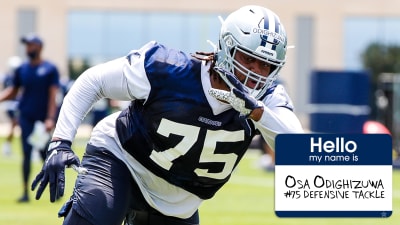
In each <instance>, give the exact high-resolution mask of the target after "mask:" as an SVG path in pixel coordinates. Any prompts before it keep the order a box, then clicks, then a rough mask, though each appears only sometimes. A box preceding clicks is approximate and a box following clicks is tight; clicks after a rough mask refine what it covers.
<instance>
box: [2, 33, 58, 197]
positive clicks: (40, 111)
mask: <svg viewBox="0 0 400 225" xmlns="http://www.w3.org/2000/svg"><path fill="white" fill-rule="evenodd" d="M21 42H22V43H23V44H24V45H25V47H26V56H27V58H28V60H27V61H26V62H24V63H22V64H21V65H20V66H19V67H18V68H17V69H16V70H15V74H14V79H13V82H12V85H10V86H9V87H7V88H6V89H4V90H3V91H2V92H1V93H0V101H4V100H10V99H14V98H15V97H16V96H17V94H20V95H19V96H20V97H19V104H18V114H19V117H18V123H19V126H20V128H21V141H22V150H23V159H22V179H23V194H22V196H21V198H19V199H18V202H28V201H29V195H28V183H29V177H30V173H31V156H32V149H33V147H32V144H31V143H29V141H28V138H29V136H30V135H31V134H32V131H33V129H34V125H35V123H36V122H37V121H40V122H41V123H43V125H44V127H45V130H46V132H48V133H50V132H51V131H52V130H53V129H54V125H55V119H56V115H57V104H56V95H57V93H58V89H59V79H60V78H59V77H60V75H59V72H58V69H57V67H56V66H55V65H54V64H53V63H51V62H49V61H47V60H44V59H42V57H41V53H42V49H43V41H42V39H41V38H40V37H39V36H37V35H35V34H28V35H26V36H24V37H22V38H21ZM42 147H43V148H44V147H45V146H42ZM41 153H42V157H43V158H44V155H45V154H46V153H45V151H44V150H42V151H41Z"/></svg>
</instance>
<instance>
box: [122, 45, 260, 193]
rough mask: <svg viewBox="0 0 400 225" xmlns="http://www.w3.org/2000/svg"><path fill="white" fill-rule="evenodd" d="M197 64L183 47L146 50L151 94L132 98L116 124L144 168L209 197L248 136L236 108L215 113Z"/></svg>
mask: <svg viewBox="0 0 400 225" xmlns="http://www.w3.org/2000/svg"><path fill="white" fill-rule="evenodd" d="M200 68H201V62H200V61H198V60H196V59H193V58H190V56H188V55H186V54H184V53H182V52H179V51H175V50H171V49H166V48H164V47H163V46H161V45H156V46H155V47H153V48H152V49H150V50H149V51H148V52H147V53H146V57H145V71H146V74H147V77H148V80H149V81H150V85H151V91H150V94H149V96H148V98H147V99H146V100H135V101H134V102H132V104H131V106H130V107H129V108H128V109H126V110H125V111H123V112H122V113H121V115H120V116H119V118H118V120H117V124H116V126H117V132H118V135H119V139H120V141H121V144H122V146H123V147H124V149H125V150H127V151H128V152H129V153H130V154H131V155H132V156H133V157H134V158H136V159H137V160H138V161H139V162H140V163H141V164H142V165H144V166H145V167H146V168H147V169H149V170H150V171H151V172H153V173H154V174H156V175H158V176H160V177H162V178H163V179H165V180H167V181H169V182H170V183H172V184H174V185H177V186H179V187H182V188H184V189H185V190H187V191H189V192H191V193H194V194H196V195H197V196H199V197H200V198H202V199H208V198H211V197H212V196H213V195H214V194H215V192H216V191H217V190H218V189H219V188H221V187H222V185H223V184H224V183H226V182H227V181H228V179H229V177H230V174H231V172H232V170H233V169H234V168H235V167H236V165H237V163H238V162H239V160H240V159H241V158H242V157H243V154H244V153H245V152H246V150H247V148H248V146H249V144H250V142H251V139H252V136H251V137H250V136H246V135H245V133H244V130H243V127H242V125H241V123H240V121H239V113H238V112H237V111H235V110H234V109H230V110H227V111H225V112H223V113H220V114H218V115H214V114H213V112H212V109H211V107H210V105H209V103H208V101H207V98H206V96H205V93H204V90H203V87H202V82H201V71H200ZM250 124H251V126H252V129H253V131H254V127H253V125H252V123H250ZM252 133H253V134H254V133H255V132H252Z"/></svg>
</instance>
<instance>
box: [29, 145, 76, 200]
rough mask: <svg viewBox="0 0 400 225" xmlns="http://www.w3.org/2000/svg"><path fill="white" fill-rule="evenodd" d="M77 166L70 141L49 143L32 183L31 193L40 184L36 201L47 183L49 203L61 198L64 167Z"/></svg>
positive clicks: (63, 184)
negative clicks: (45, 155)
mask: <svg viewBox="0 0 400 225" xmlns="http://www.w3.org/2000/svg"><path fill="white" fill-rule="evenodd" d="M79 164H80V161H79V158H78V156H76V155H75V153H74V152H73V151H72V149H71V142H70V141H66V140H57V141H52V142H50V145H49V148H48V150H47V157H46V160H45V162H44V164H43V167H42V170H41V171H40V173H39V174H38V175H37V176H36V178H35V180H34V181H33V182H32V187H31V189H32V191H33V190H35V188H36V186H37V184H38V183H39V182H40V185H39V188H38V190H37V192H36V199H37V200H38V199H40V197H41V196H42V193H43V191H44V189H46V186H47V184H48V183H50V201H51V202H54V201H55V200H57V199H59V198H60V197H62V196H63V195H64V187H65V167H71V166H75V167H76V166H79Z"/></svg>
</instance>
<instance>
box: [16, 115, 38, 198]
mask: <svg viewBox="0 0 400 225" xmlns="http://www.w3.org/2000/svg"><path fill="white" fill-rule="evenodd" d="M19 123H20V127H21V142H22V153H23V154H22V179H23V195H22V197H21V198H20V199H19V200H18V201H19V202H27V201H29V196H28V182H29V177H30V174H31V155H32V145H30V144H29V143H28V136H29V135H30V134H31V133H32V131H33V125H34V122H33V121H30V120H29V119H26V118H23V117H21V118H20V119H19Z"/></svg>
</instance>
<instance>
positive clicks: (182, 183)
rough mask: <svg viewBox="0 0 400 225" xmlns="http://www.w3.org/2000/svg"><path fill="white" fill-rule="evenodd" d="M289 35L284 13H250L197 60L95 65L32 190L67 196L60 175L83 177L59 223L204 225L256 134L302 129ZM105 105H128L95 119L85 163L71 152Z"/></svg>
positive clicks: (70, 102)
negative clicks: (93, 111) (288, 77)
mask: <svg viewBox="0 0 400 225" xmlns="http://www.w3.org/2000/svg"><path fill="white" fill-rule="evenodd" d="M286 49H287V39H286V33H285V30H284V27H283V25H282V23H281V22H280V20H279V18H278V16H277V15H276V14H275V13H273V12H272V11H270V10H269V9H266V8H263V7H260V6H245V7H242V8H240V9H238V10H237V11H235V12H233V13H231V14H230V15H229V16H228V17H227V18H226V20H225V21H224V22H223V24H222V28H221V32H220V37H219V46H218V48H217V49H215V52H212V53H202V52H198V53H197V55H196V56H195V57H193V56H191V55H188V54H185V53H183V52H181V51H178V50H175V49H170V48H168V47H166V46H164V45H162V44H160V43H157V42H154V41H152V42H149V43H147V44H146V45H144V46H143V47H141V48H140V49H138V50H132V51H131V52H130V53H129V54H128V55H126V56H124V57H121V58H117V59H115V60H112V61H109V62H106V63H104V64H100V65H97V66H94V67H92V68H90V69H88V70H87V71H85V72H84V73H83V74H82V75H81V76H79V78H78V79H77V80H76V82H75V83H74V85H73V86H72V88H71V89H70V91H69V92H68V94H67V96H66V97H65V99H64V102H63V105H62V108H61V112H60V116H59V119H58V121H57V124H56V129H55V131H54V134H53V137H52V142H51V143H50V147H49V149H48V156H47V159H46V161H45V163H44V165H43V168H42V170H41V172H40V173H39V174H38V176H37V177H36V179H35V180H34V182H33V183H32V190H33V189H35V188H36V186H37V185H39V187H38V190H37V193H36V199H39V198H40V197H41V195H42V193H43V190H44V189H45V188H46V186H47V184H48V183H49V184H50V201H51V202H54V201H55V200H57V199H58V198H60V197H62V196H63V194H64V169H65V167H66V166H67V167H71V166H72V167H74V168H76V170H77V171H79V172H80V174H79V175H78V177H77V181H76V184H75V188H74V192H73V194H72V196H71V198H70V200H69V201H67V202H66V204H64V206H63V207H62V209H61V210H60V212H59V216H65V219H64V224H68V225H71V224H79V225H85V224H93V225H94V224H96V225H99V224H104V225H112V224H115V225H117V224H121V223H122V222H123V220H124V219H125V218H126V221H127V223H129V224H146V225H150V224H154V225H156V224H157V225H162V224H182V225H183V224H186V225H188V224H199V215H198V208H199V206H200V204H201V203H202V202H203V201H204V200H206V199H210V198H212V197H213V196H214V194H215V193H216V192H217V191H218V190H219V189H220V188H221V187H222V186H223V185H224V184H225V183H226V182H227V181H228V180H229V178H230V176H231V173H232V171H233V170H234V169H235V167H236V166H237V165H238V163H239V161H240V159H241V158H242V157H243V155H244V153H245V152H246V150H247V149H248V146H249V144H250V142H251V140H252V138H253V137H254V135H256V134H257V133H261V135H262V136H263V137H264V138H265V140H266V141H267V142H268V144H269V145H270V146H271V147H272V148H274V138H275V136H276V135H277V134H278V133H301V132H303V129H302V126H301V124H300V122H299V120H298V118H297V117H296V115H295V114H294V113H293V105H292V102H291V100H290V98H289V97H288V95H287V93H286V92H285V90H284V88H283V87H282V86H279V85H278V86H277V85H276V84H274V81H275V79H276V78H277V76H278V74H279V71H280V70H281V68H282V67H283V65H284V64H285V61H286V60H285V55H286ZM101 98H109V99H116V100H123V101H131V104H130V106H129V107H128V108H127V109H125V110H123V111H121V112H116V113H113V114H111V115H109V116H108V117H106V118H105V119H103V120H102V121H100V122H99V123H98V124H97V125H96V127H95V128H94V129H93V131H92V133H91V137H90V140H89V142H88V144H87V147H86V151H85V154H84V156H83V159H82V163H80V160H79V159H78V157H77V156H76V155H75V154H74V152H73V151H72V150H71V143H72V142H73V140H74V136H75V134H76V132H77V129H78V127H79V125H80V124H81V121H82V119H83V118H84V116H85V114H86V113H87V112H88V111H89V110H90V108H91V107H92V106H93V104H94V103H95V102H96V101H98V100H99V99H101Z"/></svg>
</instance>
